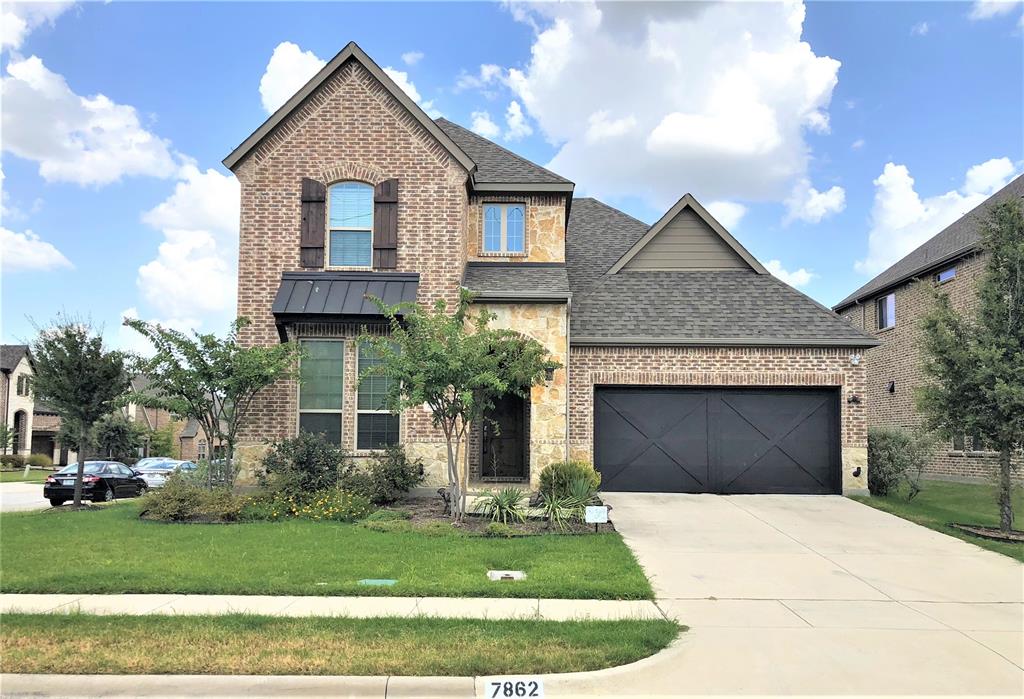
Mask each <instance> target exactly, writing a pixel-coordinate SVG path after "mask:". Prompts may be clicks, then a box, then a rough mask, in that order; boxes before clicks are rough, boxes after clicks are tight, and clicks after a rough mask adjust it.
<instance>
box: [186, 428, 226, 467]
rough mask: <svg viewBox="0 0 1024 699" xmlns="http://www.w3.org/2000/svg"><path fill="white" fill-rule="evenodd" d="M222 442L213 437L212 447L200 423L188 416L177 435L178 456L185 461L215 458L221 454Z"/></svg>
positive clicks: (222, 449)
mask: <svg viewBox="0 0 1024 699" xmlns="http://www.w3.org/2000/svg"><path fill="white" fill-rule="evenodd" d="M223 451H224V445H223V442H222V441H221V440H219V439H217V438H216V437H214V438H213V448H212V449H211V448H210V444H209V442H208V441H207V439H206V434H205V433H204V432H203V427H202V425H200V424H199V421H198V420H196V419H195V418H189V419H188V420H187V421H186V422H185V425H184V428H183V429H182V430H181V433H180V434H179V435H178V458H179V459H185V460H186V461H203V460H205V459H217V458H220V457H221V456H222V455H223Z"/></svg>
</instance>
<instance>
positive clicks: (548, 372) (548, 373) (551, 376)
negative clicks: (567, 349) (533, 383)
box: [544, 367, 555, 383]
mask: <svg viewBox="0 0 1024 699" xmlns="http://www.w3.org/2000/svg"><path fill="white" fill-rule="evenodd" d="M544 380H545V381H547V382H548V383H551V382H552V381H554V380H555V370H554V369H553V368H551V367H548V368H547V369H545V370H544Z"/></svg>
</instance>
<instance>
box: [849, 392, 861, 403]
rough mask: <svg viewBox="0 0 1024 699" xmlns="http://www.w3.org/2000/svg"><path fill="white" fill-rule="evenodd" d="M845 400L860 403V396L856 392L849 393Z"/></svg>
mask: <svg viewBox="0 0 1024 699" xmlns="http://www.w3.org/2000/svg"><path fill="white" fill-rule="evenodd" d="M846 402H847V403H850V404H851V405H860V396H858V395H857V394H856V393H851V394H850V395H849V397H848V398H847V399H846Z"/></svg>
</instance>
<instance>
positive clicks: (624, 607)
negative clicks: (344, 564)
mask: <svg viewBox="0 0 1024 699" xmlns="http://www.w3.org/2000/svg"><path fill="white" fill-rule="evenodd" d="M10 612H35V613H49V612H54V613H67V612H85V613H89V614H242V613H245V614H264V615H267V616H347V617H361V618H372V617H385V616H388V617H413V616H431V617H447V618H462V619H547V620H551V621H566V620H569V619H596V620H602V619H662V618H665V617H664V614H662V612H661V610H660V609H659V608H658V606H657V605H656V604H655V603H654V602H651V601H648V600H633V601H626V600H623V601H620V600H576V599H537V598H525V599H517V598H482V597H471V598H467V597H316V596H308V597H295V596H290V597H276V596H267V595H15V594H0V614H7V613H10Z"/></svg>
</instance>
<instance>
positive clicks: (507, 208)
mask: <svg viewBox="0 0 1024 699" xmlns="http://www.w3.org/2000/svg"><path fill="white" fill-rule="evenodd" d="M525 251H526V207H525V206H523V205H522V204H485V205H484V252H485V253H492V254H493V253H498V254H501V253H507V254H512V255H521V254H523V253H524V252H525Z"/></svg>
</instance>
